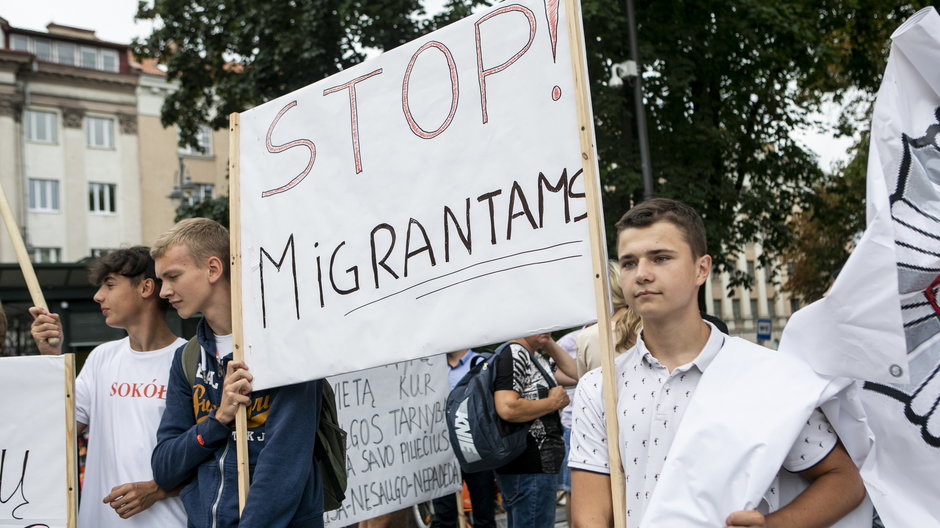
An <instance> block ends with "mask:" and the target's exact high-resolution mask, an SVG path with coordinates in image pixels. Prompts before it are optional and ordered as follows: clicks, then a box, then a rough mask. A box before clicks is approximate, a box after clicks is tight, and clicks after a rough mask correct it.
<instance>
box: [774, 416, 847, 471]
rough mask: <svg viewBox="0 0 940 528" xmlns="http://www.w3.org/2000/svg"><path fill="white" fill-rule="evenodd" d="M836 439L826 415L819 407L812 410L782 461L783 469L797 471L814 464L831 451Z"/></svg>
mask: <svg viewBox="0 0 940 528" xmlns="http://www.w3.org/2000/svg"><path fill="white" fill-rule="evenodd" d="M836 440H838V437H837V436H836V433H835V431H833V429H832V425H830V424H829V420H827V419H826V415H824V414H823V413H822V411H820V410H819V409H815V410H813V414H811V415H810V417H809V419H808V420H806V425H804V426H803V430H802V431H800V436H799V437H798V438H797V439H796V443H795V444H793V447H792V448H791V449H790V453H789V454H787V458H786V460H785V461H784V463H783V467H784V469H786V470H787V471H790V472H793V473H797V472H800V471H803V470H806V469H809V468H811V467H813V466H815V465H816V464H818V463H819V462H820V461H821V460H822V459H824V458H826V455H828V454H829V453H830V452H831V451H832V448H833V447H835V445H836Z"/></svg>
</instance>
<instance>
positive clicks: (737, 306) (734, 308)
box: [731, 299, 741, 321]
mask: <svg viewBox="0 0 940 528" xmlns="http://www.w3.org/2000/svg"><path fill="white" fill-rule="evenodd" d="M731 316H732V317H733V318H734V320H735V321H740V320H741V301H740V300H738V299H731Z"/></svg>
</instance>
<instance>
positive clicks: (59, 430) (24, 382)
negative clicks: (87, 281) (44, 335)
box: [0, 356, 74, 528]
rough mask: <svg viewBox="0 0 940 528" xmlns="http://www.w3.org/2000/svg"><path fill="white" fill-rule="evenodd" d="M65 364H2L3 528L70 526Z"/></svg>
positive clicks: (53, 360)
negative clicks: (66, 453) (66, 456)
mask: <svg viewBox="0 0 940 528" xmlns="http://www.w3.org/2000/svg"><path fill="white" fill-rule="evenodd" d="M64 359H65V358H64V357H63V356H24V357H5V358H0V401H3V402H4V405H3V406H2V408H0V526H2V527H15V528H26V527H28V526H36V527H44V528H65V527H66V526H67V524H68V513H67V512H68V506H67V504H68V503H67V491H68V480H67V478H68V474H67V471H66V467H67V465H66V458H65V450H66V430H65V361H64ZM73 448H74V447H73Z"/></svg>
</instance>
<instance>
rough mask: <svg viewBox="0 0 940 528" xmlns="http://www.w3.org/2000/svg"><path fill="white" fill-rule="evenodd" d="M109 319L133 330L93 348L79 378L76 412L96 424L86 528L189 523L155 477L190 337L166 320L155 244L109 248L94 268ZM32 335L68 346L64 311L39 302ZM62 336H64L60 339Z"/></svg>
mask: <svg viewBox="0 0 940 528" xmlns="http://www.w3.org/2000/svg"><path fill="white" fill-rule="evenodd" d="M89 278H90V279H91V282H92V283H93V284H95V285H97V286H98V291H97V292H95V296H94V300H95V302H97V303H98V304H99V305H101V313H102V314H103V315H104V318H105V323H106V324H107V325H108V326H110V327H112V328H120V329H122V330H125V331H127V337H125V338H124V339H119V340H117V341H110V342H108V343H103V344H101V345H99V346H97V347H96V348H95V349H94V350H92V352H91V354H90V355H89V356H88V359H87V360H86V361H85V365H84V367H83V368H82V371H81V372H80V373H79V375H78V378H77V379H76V381H75V419H76V422H77V428H78V431H79V433H80V432H82V431H83V430H84V429H85V428H86V427H88V455H87V457H86V462H85V480H84V486H83V488H82V502H81V507H80V508H79V512H78V526H79V528H108V527H113V528H135V527H139V528H145V527H146V528H164V527H183V526H186V514H185V512H184V511H183V506H182V503H181V502H180V500H179V498H177V497H175V496H171V493H169V492H168V490H163V489H160V487H159V486H157V484H156V483H155V482H154V481H153V472H152V470H151V468H150V453H151V452H152V451H153V448H154V446H155V445H156V432H157V426H158V425H159V424H160V417H161V416H162V415H163V409H164V408H165V407H166V386H167V377H168V375H169V371H170V361H171V360H172V359H173V352H174V351H175V350H176V348H178V347H179V346H180V345H181V344H183V343H185V342H184V341H183V340H182V339H179V338H177V337H176V336H175V335H173V332H171V331H170V328H169V327H168V326H167V324H166V310H167V308H168V304H167V303H166V301H164V300H163V299H161V298H160V295H159V293H160V280H159V279H157V276H156V274H155V273H154V265H153V259H152V258H151V257H150V250H149V248H146V247H142V246H136V247H132V248H127V249H119V250H116V251H113V252H111V253H108V254H107V255H105V256H104V257H102V258H101V259H99V260H98V261H96V262H95V263H94V264H92V266H91V268H90V270H89ZM29 312H30V313H31V314H32V315H33V317H34V318H35V319H34V320H33V324H32V329H31V330H32V335H33V339H34V340H35V341H36V346H38V347H39V351H40V352H41V353H43V354H59V353H61V345H56V346H52V345H50V344H49V339H50V338H53V337H56V338H61V336H62V327H61V324H60V321H59V316H58V315H57V314H51V313H48V312H46V311H44V310H43V309H42V308H38V307H35V306H34V307H32V308H30V309H29ZM60 343H61V341H60Z"/></svg>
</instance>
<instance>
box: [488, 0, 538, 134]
mask: <svg viewBox="0 0 940 528" xmlns="http://www.w3.org/2000/svg"><path fill="white" fill-rule="evenodd" d="M512 11H518V12H520V13H522V14H523V15H525V16H526V18H527V19H528V20H529V41H528V42H526V44H525V46H523V47H522V49H521V50H519V51H518V52H516V54H515V55H513V56H512V57H510V58H509V60H507V61H506V62H504V63H502V64H500V65H498V66H494V67H492V68H487V69H484V68H483V50H482V49H481V47H480V24H482V23H483V22H486V21H487V20H489V19H491V18H493V17H495V16H497V15H502V14H504V13H509V12H512ZM473 29H474V38H475V40H476V46H477V79H478V80H479V81H480V106H481V107H482V109H483V122H484V123H486V122H487V121H488V120H489V117H488V116H487V114H486V77H487V76H488V75H493V74H494V73H499V72H501V71H503V70H505V69H506V68H508V67H509V66H510V65H511V64H512V63H514V62H516V61H517V60H519V57H522V55H524V54H525V52H527V51H529V47H530V46H532V41H533V40H535V13H533V12H532V10H531V9H529V8H528V7H525V6H521V5H515V4H514V5H508V6H506V7H502V8H499V9H497V10H496V11H493V12H490V13H487V14H485V15H483V16H482V17H480V20H477V21H476V23H474V25H473Z"/></svg>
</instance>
